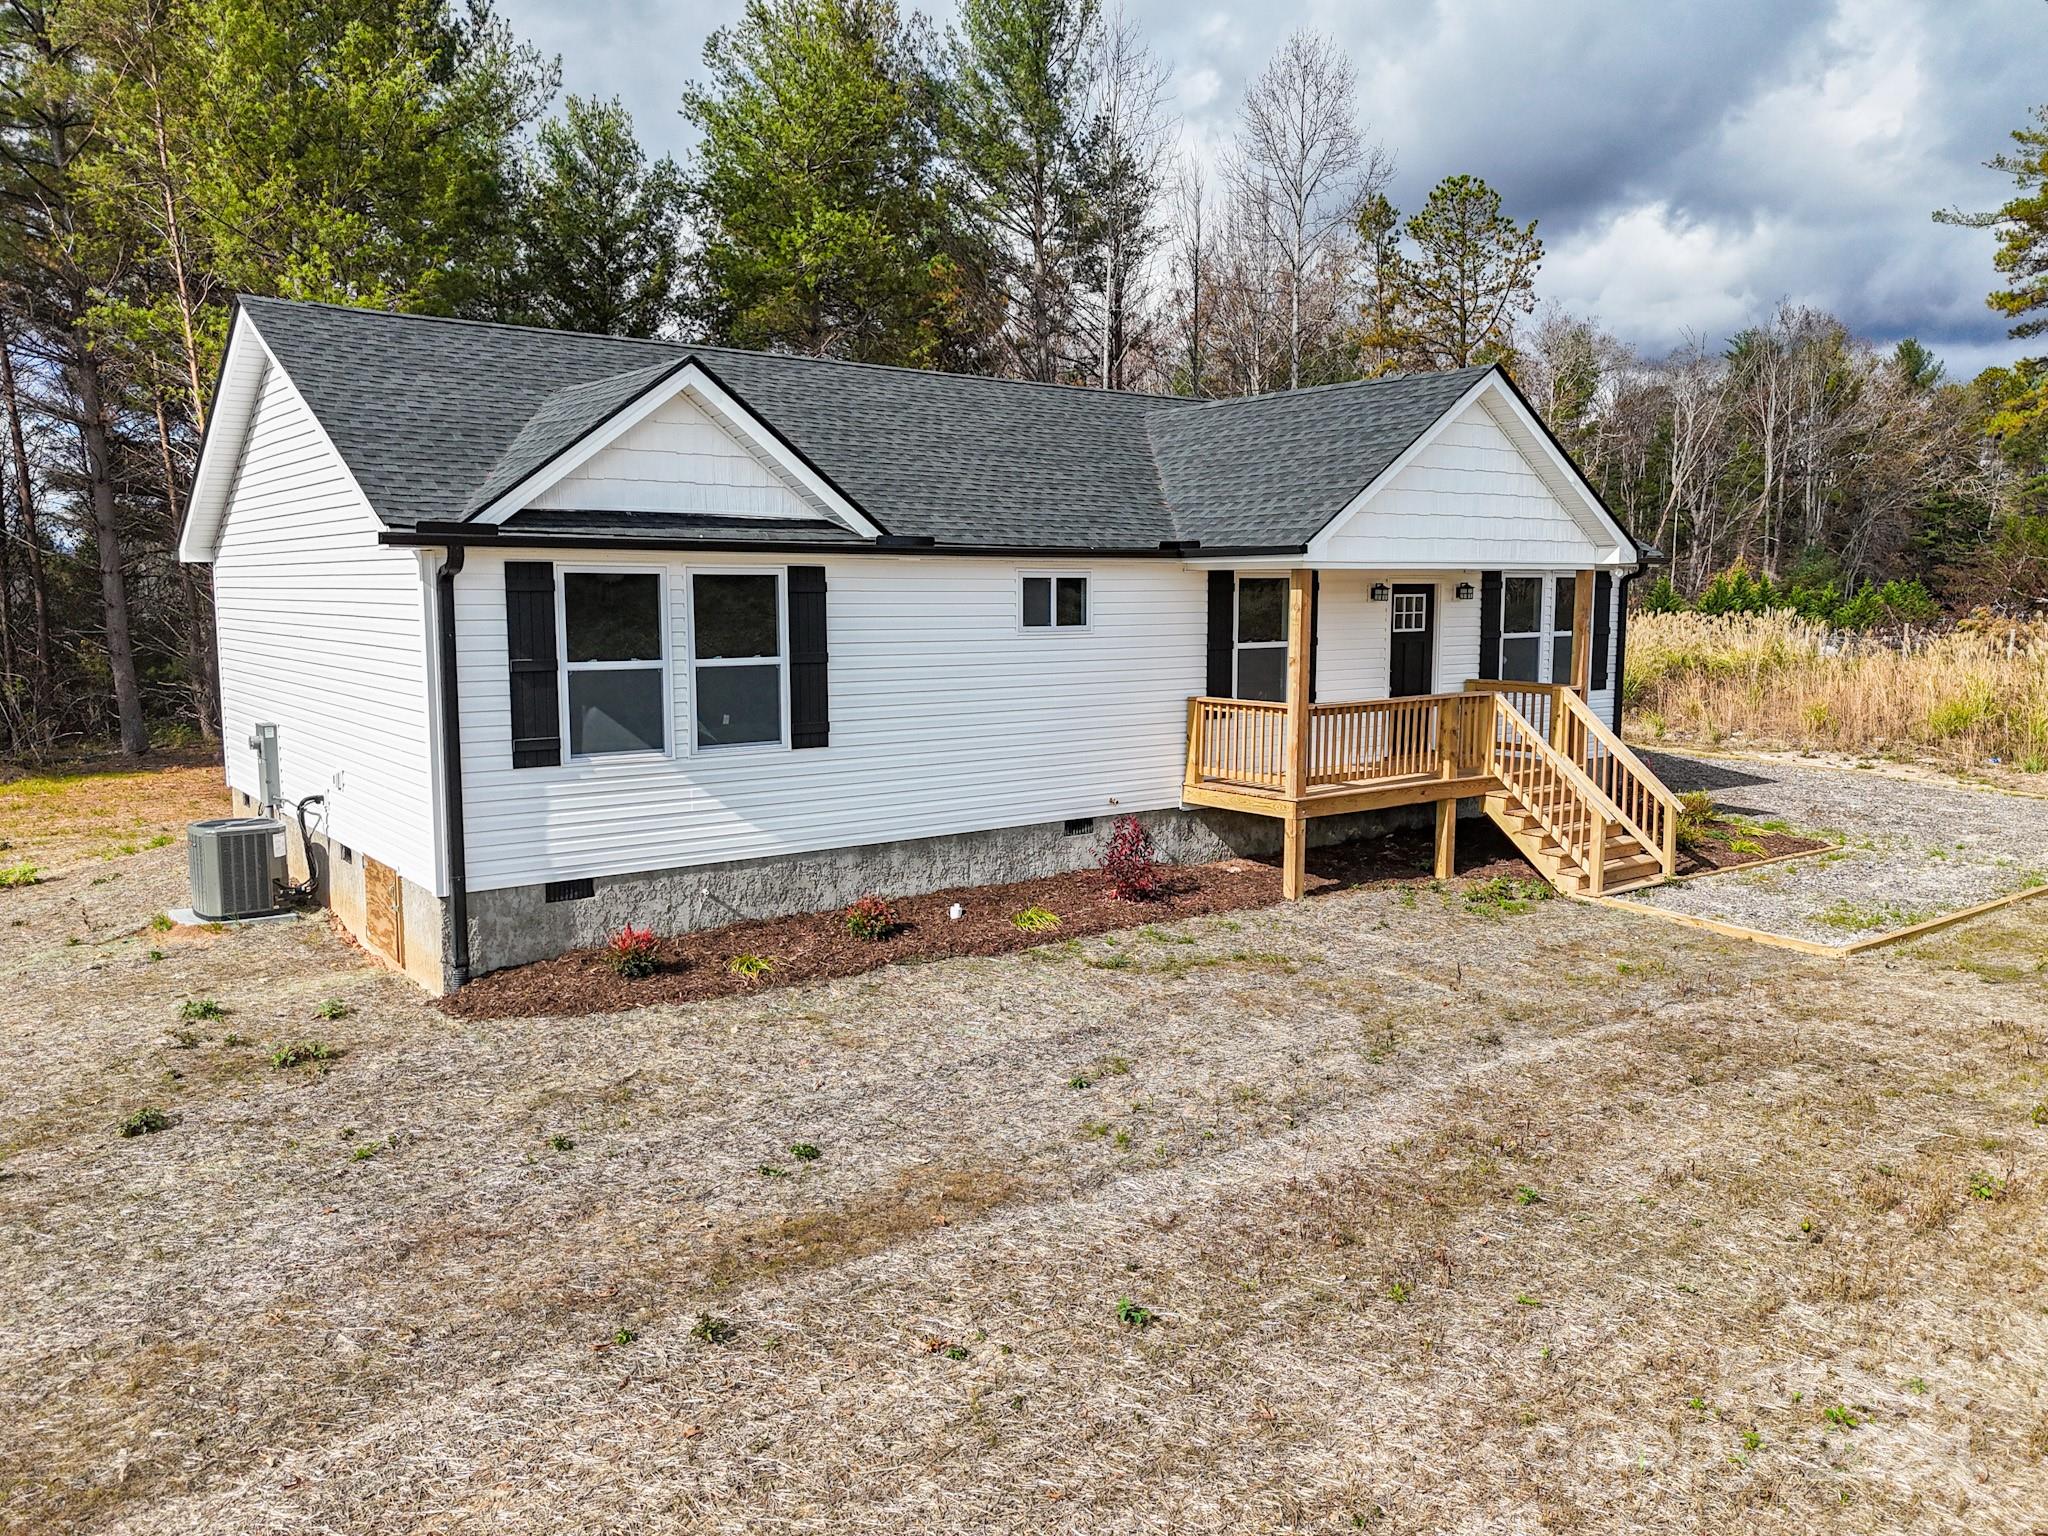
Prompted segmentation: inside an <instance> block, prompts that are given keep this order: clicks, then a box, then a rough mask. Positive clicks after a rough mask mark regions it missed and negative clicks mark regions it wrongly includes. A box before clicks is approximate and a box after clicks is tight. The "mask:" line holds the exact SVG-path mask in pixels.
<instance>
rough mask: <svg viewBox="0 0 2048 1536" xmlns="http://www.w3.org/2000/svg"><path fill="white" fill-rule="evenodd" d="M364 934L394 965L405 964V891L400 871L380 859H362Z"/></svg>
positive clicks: (374, 947) (371, 946)
mask: <svg viewBox="0 0 2048 1536" xmlns="http://www.w3.org/2000/svg"><path fill="white" fill-rule="evenodd" d="M363 937H364V939H365V940H366V941H367V942H368V944H369V946H370V948H372V949H374V950H375V951H376V952H377V953H378V954H380V955H382V956H383V957H384V958H385V959H386V960H389V961H390V962H391V963H392V964H393V965H398V966H403V965H404V964H405V895H404V891H403V889H402V888H401V886H400V884H399V879H398V872H397V871H396V870H394V869H393V868H392V867H391V866H390V865H388V864H386V863H384V862H382V861H381V860H378V859H373V858H369V857H367V856H365V858H364V859H363Z"/></svg>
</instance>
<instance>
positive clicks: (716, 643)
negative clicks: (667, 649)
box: [690, 570, 789, 751]
mask: <svg viewBox="0 0 2048 1536" xmlns="http://www.w3.org/2000/svg"><path fill="white" fill-rule="evenodd" d="M783 627H784V626H783V602H782V572H780V571H762V570H749V571H693V572H692V573H691V575H690V706H691V710H692V712H693V713H694V715H695V716H696V723H697V735H696V741H697V747H698V750H700V751H712V750H715V749H717V748H720V747H748V746H763V745H780V744H781V743H782V742H784V741H786V740H787V739H788V730H787V721H786V719H785V715H786V713H787V705H786V701H787V700H788V697H789V689H788V685H787V679H786V676H785V669H784V659H785V657H786V655H787V649H788V648H787V646H786V645H785V644H784V640H783Z"/></svg>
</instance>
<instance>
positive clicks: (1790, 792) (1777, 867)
mask: <svg viewBox="0 0 2048 1536" xmlns="http://www.w3.org/2000/svg"><path fill="white" fill-rule="evenodd" d="M1643 758H1644V760H1645V761H1646V762H1647V763H1648V764H1649V765H1650V767H1651V769H1652V770H1653V771H1654V772H1655V773H1657V774H1658V775H1659V776H1660V777H1661V778H1662V779H1663V780H1664V782H1665V783H1666V784H1668V785H1670V786H1671V788H1672V789H1674V790H1677V791H1679V792H1681V793H1682V792H1684V791H1686V790H1689V789H1704V790H1706V791H1708V792H1709V793H1710V794H1712V795H1713V797H1714V800H1715V803H1716V804H1717V805H1718V806H1720V807H1721V809H1723V810H1725V811H1729V812H1733V813H1734V814H1737V815H1741V816H1749V817H1753V818H1755V819H1757V820H1770V819H1773V818H1781V819H1783V820H1784V821H1787V822H1789V823H1790V824H1791V827H1792V830H1793V831H1795V832H1813V833H1816V834H1819V833H1827V834H1832V835H1835V836H1839V837H1840V838H1841V839H1842V846H1841V849H1840V851H1838V852H1836V853H1828V854H1820V855H1817V856H1815V857H1813V858H1810V859H1798V860H1794V861H1791V862H1789V863H1784V864H1774V865H1766V866H1764V867H1762V868H1759V869H1755V870H1751V871H1747V872H1733V873H1729V874H1724V875H1712V876H1708V877H1706V878H1703V879H1697V880H1691V881H1687V882H1685V883H1684V884H1678V885H1665V886H1659V887H1656V888H1655V889H1652V890H1647V891H1641V892H1637V893H1635V894H1634V895H1631V896H1628V897H1625V898H1623V899H1624V900H1628V901H1634V902H1639V903H1640V904H1642V905H1644V906H1651V907H1660V908H1663V909H1664V910H1666V911H1670V912H1686V913H1690V914H1692V915H1693V916H1695V917H1711V918H1718V919H1719V920H1720V921H1722V922H1728V923H1739V924H1741V925H1742V926H1743V927H1745V928H1757V929H1761V930H1763V931H1764V932H1766V933H1776V934H1783V935H1785V936H1787V937H1790V938H1798V939H1809V940H1812V941H1813V942H1815V943H1819V944H1850V943H1854V942H1855V941H1857V940H1859V939H1868V938H1875V937H1877V936H1878V935H1880V934H1884V933H1891V932H1895V931H1897V930H1898V929H1901V928H1907V927H1911V926H1912V925H1913V924H1914V923H1918V922H1924V921H1925V920H1926V919H1928V918H1930V917H1937V916H1939V915H1940V914H1942V913H1944V912H1955V911H1959V910H1961V909H1962V908H1964V907H1970V906H1975V905H1977V904H1978V903H1980V902H1986V901H1991V900H1993V899H1995V898H1997V897H2000V896H2004V895H2007V894H2009V893H2011V892H2013V891H2016V890H2020V889H2023V888H2024V887H2026V886H2030V885H2038V884H2040V883H2042V882H2043V881H2044V880H2048V800H2037V799H2030V798H2026V797H2023V796H2019V795H2006V794H1999V793H1997V792H1996V791H1992V790H1985V789H1976V788H1971V787H1967V786H1964V785H1959V784H1955V783H1952V782H1949V781H1945V780H1940V779H1934V778H1921V777H1907V776H1904V775H1900V774H1894V773H1890V772H1885V771H1882V770H1877V769H1855V768H1845V767H1838V766H1824V765H1819V764H1809V763H1803V762H1782V761H1776V760H1767V759H1762V758H1725V757H1715V758H1704V757H1687V756H1683V755H1680V754H1678V753H1672V752H1645V753H1644V754H1643Z"/></svg>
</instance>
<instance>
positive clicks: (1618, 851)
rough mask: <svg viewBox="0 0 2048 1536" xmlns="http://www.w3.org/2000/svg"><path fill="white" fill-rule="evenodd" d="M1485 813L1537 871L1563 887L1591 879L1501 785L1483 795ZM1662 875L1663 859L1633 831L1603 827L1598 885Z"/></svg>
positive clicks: (1648, 881) (1629, 885)
mask: <svg viewBox="0 0 2048 1536" xmlns="http://www.w3.org/2000/svg"><path fill="white" fill-rule="evenodd" d="M1481 804H1482V805H1483V806H1484V807H1485V809H1486V814H1487V815H1488V816H1489V817H1490V818H1491V819H1492V820H1493V822H1494V824H1495V825H1496V826H1498V827H1499V828H1500V829H1501V831H1503V832H1505V833H1506V834H1507V837H1508V841H1509V842H1511V843H1513V844H1514V845H1515V848H1516V849H1517V850H1518V851H1519V852H1520V853H1521V855H1522V857H1523V858H1525V859H1527V860H1528V861H1529V863H1530V864H1531V865H1532V866H1534V868H1535V870H1536V872H1537V873H1538V874H1540V875H1541V876H1543V878H1544V879H1546V880H1548V881H1549V882H1550V883H1551V884H1552V885H1554V886H1556V887H1557V888H1558V889H1559V890H1561V891H1566V892H1569V893H1571V894H1573V895H1579V894H1582V893H1584V892H1585V891H1586V889H1587V888H1588V887H1589V886H1590V885H1591V884H1592V881H1591V880H1590V879H1588V878H1587V875H1586V873H1585V871H1584V870H1582V869H1580V868H1579V866H1578V864H1577V862H1576V861H1574V860H1572V859H1571V858H1569V857H1567V856H1566V854H1565V851H1564V849H1563V848H1561V847H1560V846H1559V845H1558V842H1557V840H1556V839H1555V838H1554V837H1552V836H1551V835H1550V833H1549V832H1548V831H1547V830H1545V828H1544V826H1543V824H1542V822H1541V821H1539V820H1538V819H1537V818H1536V817H1535V816H1534V815H1532V814H1531V813H1530V812H1528V811H1527V810H1525V809H1523V807H1522V806H1521V804H1520V803H1519V802H1518V801H1516V800H1515V799H1514V798H1513V797H1512V796H1510V795H1509V794H1507V793H1506V792H1505V791H1497V792H1495V793H1493V794H1490V795H1486V796H1483V797H1482V798H1481ZM1663 878H1664V861H1663V858H1662V857H1661V856H1660V855H1659V854H1658V853H1657V851H1656V850H1654V849H1650V848H1645V847H1644V846H1643V845H1642V844H1641V843H1640V842H1639V841H1637V839H1636V837H1635V834H1634V833H1632V832H1628V831H1626V830H1624V829H1623V828H1621V827H1615V826H1610V827H1609V828H1608V830H1607V859H1606V864H1605V867H1604V868H1603V869H1602V870H1601V880H1600V885H1601V890H1602V891H1603V892H1614V891H1617V890H1633V889H1635V888H1637V887H1639V886H1644V885H1654V884H1656V883H1658V882H1659V881H1661V880H1662V879H1663Z"/></svg>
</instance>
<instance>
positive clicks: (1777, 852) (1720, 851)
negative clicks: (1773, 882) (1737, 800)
mask: <svg viewBox="0 0 2048 1536" xmlns="http://www.w3.org/2000/svg"><path fill="white" fill-rule="evenodd" d="M1831 846H1832V845H1831V844H1830V843H1829V842H1828V841H1827V839H1825V838H1820V837H1801V836H1800V835H1799V834H1798V833H1796V832H1763V831H1759V830H1758V829H1757V828H1755V827H1752V826H1749V825H1747V824H1746V823H1743V822H1739V821H1724V820H1721V819H1720V818H1716V819H1714V820H1712V821H1709V822H1708V823H1707V825H1706V830H1705V833H1704V835H1703V836H1701V837H1700V838H1699V840H1698V841H1697V842H1694V843H1692V844H1691V845H1689V846H1682V847H1680V848H1679V850H1678V868H1677V869H1676V870H1674V871H1673V873H1674V874H1679V875H1711V874H1714V873H1717V872H1718V871H1721V870H1724V869H1744V868H1747V867H1748V866H1749V865H1751V864H1768V863H1770V862H1771V861H1772V860H1774V859H1784V858H1789V857H1791V856H1792V855H1793V854H1795V853H1818V852H1819V851H1820V850H1821V849H1823V848H1827V847H1831Z"/></svg>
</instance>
